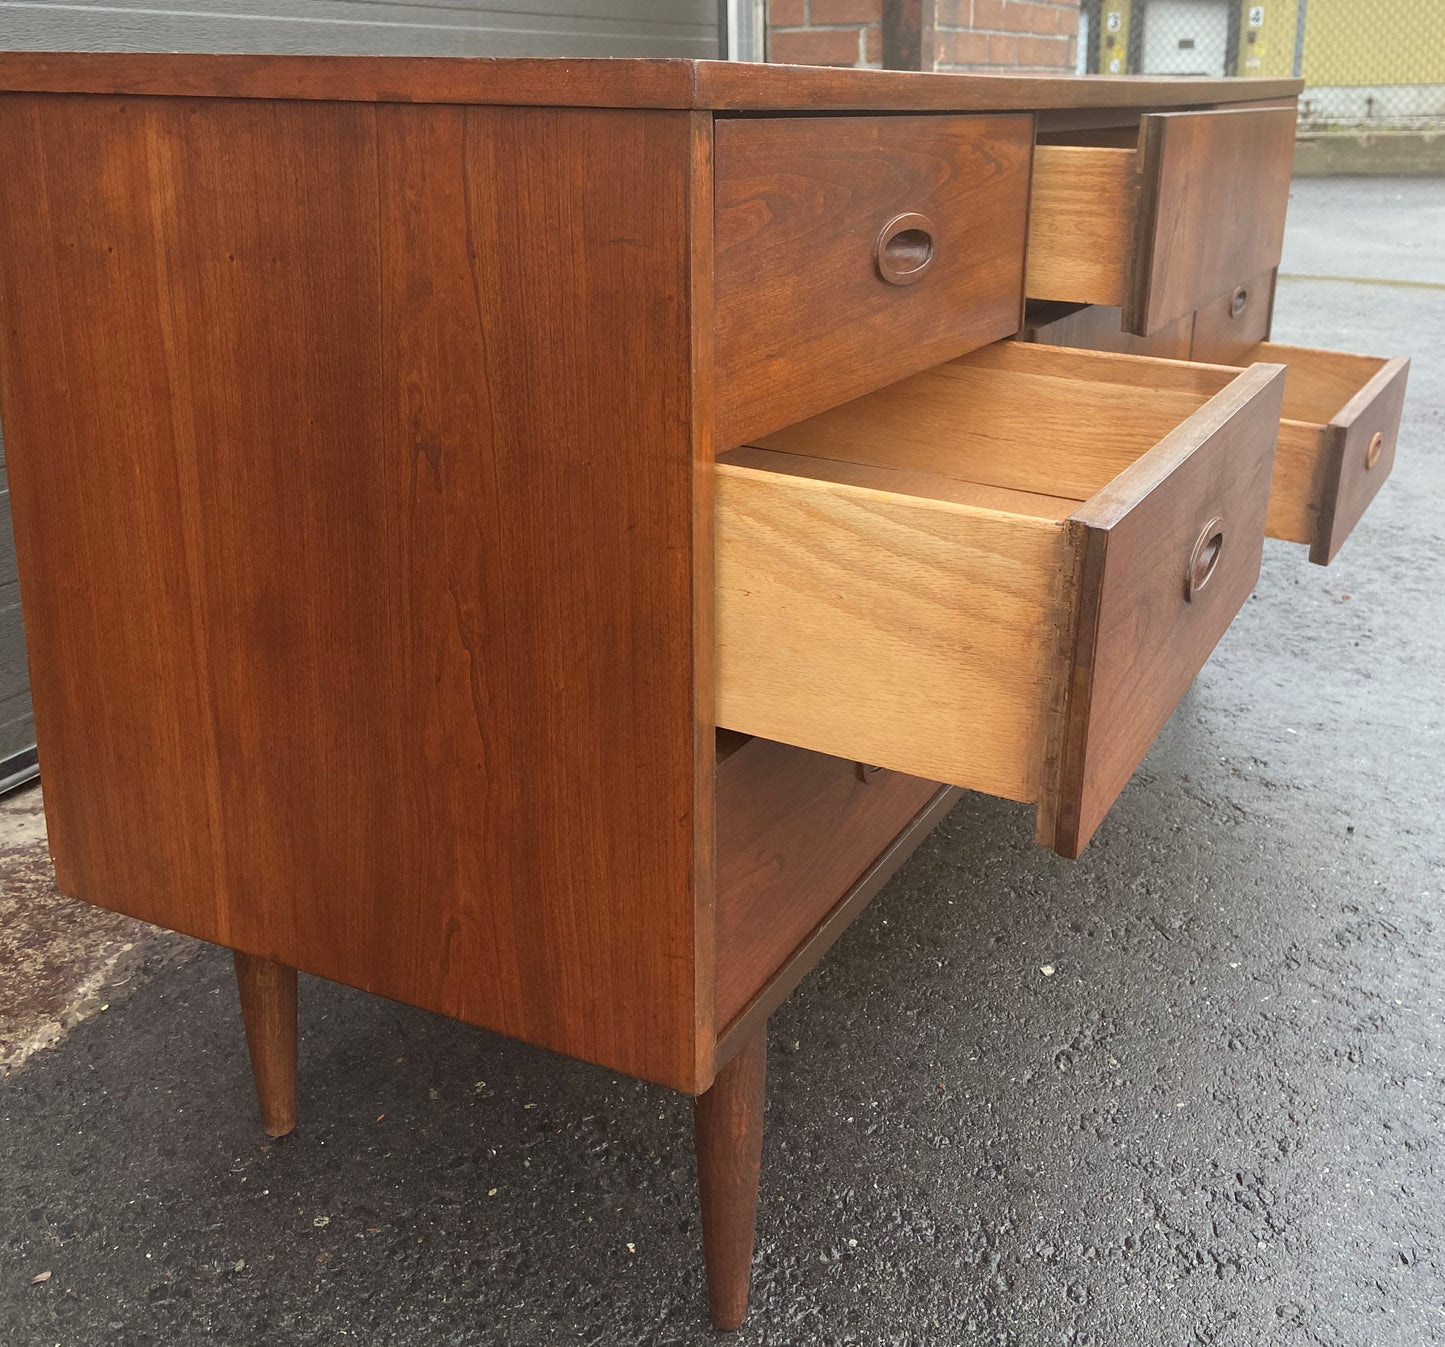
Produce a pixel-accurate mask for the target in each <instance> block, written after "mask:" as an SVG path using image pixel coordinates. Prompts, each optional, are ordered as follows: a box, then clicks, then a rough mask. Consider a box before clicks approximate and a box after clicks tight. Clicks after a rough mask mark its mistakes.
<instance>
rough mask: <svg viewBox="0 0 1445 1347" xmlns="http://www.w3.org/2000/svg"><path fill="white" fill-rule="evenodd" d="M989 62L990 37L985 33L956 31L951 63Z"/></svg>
mask: <svg viewBox="0 0 1445 1347" xmlns="http://www.w3.org/2000/svg"><path fill="white" fill-rule="evenodd" d="M987 62H988V37H987V35H986V34H984V33H968V32H963V33H954V34H953V52H952V56H951V59H950V64H951V65H985V64H987Z"/></svg>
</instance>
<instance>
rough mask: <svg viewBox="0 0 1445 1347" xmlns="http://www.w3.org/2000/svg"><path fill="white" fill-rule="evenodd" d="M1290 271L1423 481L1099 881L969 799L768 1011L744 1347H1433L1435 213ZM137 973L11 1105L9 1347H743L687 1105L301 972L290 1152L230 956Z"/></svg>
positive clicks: (1201, 747)
mask: <svg viewBox="0 0 1445 1347" xmlns="http://www.w3.org/2000/svg"><path fill="white" fill-rule="evenodd" d="M1283 272H1284V275H1283V276H1282V278H1281V280H1280V283H1279V290H1278V297H1277V301H1276V311H1275V312H1276V316H1275V336H1276V338H1277V339H1278V340H1280V341H1285V342H1292V343H1296V344H1303V345H1316V346H1334V347H1338V348H1340V349H1344V350H1355V351H1362V352H1368V353H1372V354H1381V355H1396V354H1407V355H1410V356H1412V357H1413V359H1414V365H1413V368H1412V371H1411V375H1410V388H1409V394H1408V397H1407V400H1406V407H1405V420H1404V426H1403V429H1402V431H1401V435H1400V443H1399V452H1398V457H1397V461H1396V466H1395V469H1394V475H1393V477H1392V479H1391V481H1390V482H1389V483H1388V484H1387V485H1386V487H1385V489H1384V490H1383V492H1382V494H1381V495H1380V497H1379V498H1378V500H1377V501H1376V503H1375V505H1374V507H1373V508H1372V509H1371V511H1370V512H1369V513H1368V514H1367V515H1366V516H1365V519H1364V521H1363V522H1362V523H1361V525H1360V526H1359V527H1358V528H1357V530H1356V531H1355V534H1354V536H1353V537H1352V538H1351V540H1350V541H1349V542H1348V543H1347V544H1346V546H1345V548H1344V550H1343V551H1342V552H1341V554H1340V556H1339V557H1338V559H1337V560H1336V562H1335V564H1334V565H1333V566H1331V567H1330V568H1328V569H1321V568H1319V567H1314V566H1311V565H1309V564H1308V563H1307V561H1306V559H1305V555H1304V549H1302V548H1295V547H1290V546H1286V545H1284V544H1278V543H1270V544H1268V545H1267V548H1266V552H1265V558H1264V570H1263V574H1262V576H1261V579H1260V583H1259V587H1258V590H1257V592H1256V594H1255V595H1254V597H1253V598H1252V599H1251V600H1250V602H1249V603H1248V604H1246V606H1245V609H1244V611H1243V612H1242V613H1241V615H1240V617H1239V618H1238V620H1237V621H1236V622H1235V623H1234V625H1233V627H1232V628H1231V629H1230V631H1229V633H1228V634H1227V635H1226V637H1225V638H1224V640H1223V642H1222V643H1221V645H1220V646H1219V649H1218V650H1217V652H1216V654H1215V656H1214V658H1213V659H1212V660H1211V661H1210V663H1209V664H1208V665H1207V666H1206V668H1205V669H1204V671H1203V673H1202V674H1201V675H1200V677H1199V679H1198V680H1197V682H1196V684H1195V686H1194V688H1193V690H1192V691H1191V692H1190V694H1189V695H1188V696H1187V697H1186V698H1185V700H1184V702H1183V703H1182V705H1181V706H1180V708H1179V710H1178V711H1177V713H1176V714H1175V716H1174V717H1173V719H1172V720H1171V721H1170V723H1169V725H1168V726H1167V728H1166V729H1165V731H1164V733H1163V734H1162V735H1161V737H1160V739H1159V741H1158V743H1157V745H1156V746H1155V748H1154V750H1153V752H1152V753H1151V754H1150V755H1149V757H1148V759H1147V760H1146V761H1145V763H1144V765H1143V766H1142V768H1141V769H1140V771H1139V772H1138V773H1137V774H1136V776H1135V778H1134V780H1133V782H1132V783H1131V784H1130V786H1129V787H1128V788H1127V789H1126V790H1125V792H1124V794H1123V796H1122V797H1121V799H1120V800H1119V803H1118V804H1117V805H1116V806H1115V808H1114V810H1113V812H1112V813H1111V815H1110V816H1109V818H1108V820H1107V821H1106V822H1105V823H1104V825H1103V827H1102V828H1101V829H1100V830H1099V832H1098V834H1097V835H1096V837H1095V839H1094V841H1093V843H1092V844H1091V845H1090V847H1089V848H1088V850H1087V851H1086V852H1085V854H1084V856H1083V858H1082V859H1081V860H1080V861H1078V862H1076V863H1069V862H1066V861H1063V860H1060V859H1059V858H1058V857H1056V856H1054V855H1053V854H1051V853H1049V852H1047V851H1044V850H1042V849H1041V848H1039V847H1037V846H1035V845H1034V844H1033V841H1032V827H1033V818H1032V810H1030V809H1028V808H1025V807H1022V806H1017V805H1012V804H1009V803H1006V802H1002V801H997V800H992V799H987V798H983V797H978V796H969V797H966V798H965V799H964V800H963V802H962V803H961V804H960V805H959V806H958V807H957V809H956V810H955V811H954V812H953V814H952V815H951V816H950V817H949V818H948V820H947V821H946V822H945V823H944V824H943V825H942V826H941V827H940V828H939V829H938V831H937V832H936V833H935V834H934V836H933V837H932V838H931V839H930V840H929V841H928V842H927V843H926V844H925V845H924V846H923V847H922V848H921V849H920V850H919V851H918V852H917V853H916V854H915V856H914V857H913V859H912V860H911V861H910V862H909V863H908V865H907V866H906V867H905V868H904V870H903V871H902V872H901V873H900V874H899V875H898V877H897V878H896V879H895V880H894V881H893V883H892V884H891V885H890V886H889V887H888V888H887V889H886V890H885V891H884V892H883V893H882V894H881V895H880V896H879V898H878V899H877V900H876V901H875V902H874V903H873V905H872V906H871V907H870V908H869V909H868V911H867V912H866V913H865V914H864V915H863V917H862V918H861V919H860V920H859V921H858V922H857V923H856V924H855V925H854V927H853V928H852V929H851V930H850V931H849V933H848V934H847V935H846V936H845V937H844V939H843V940H842V941H841V942H840V944H839V945H838V946H837V947H836V948H835V950H834V951H833V952H832V953H831V954H830V955H829V957H828V958H827V959H826V960H825V961H824V963H823V964H822V965H821V966H820V968H819V969H818V970H817V972H815V974H814V975H813V976H812V977H811V978H810V979H809V980H808V981H807V982H806V983H805V984H804V985H803V987H802V988H800V990H799V991H798V992H797V993H796V994H795V995H794V996H793V998H792V999H791V1000H790V1001H789V1002H788V1003H787V1004H786V1005H785V1006H784V1007H783V1009H782V1010H781V1011H779V1013H778V1014H777V1015H776V1016H775V1018H774V1020H773V1022H772V1025H771V1029H770V1035H769V1043H770V1051H771V1062H770V1102H769V1109H768V1115H767V1139H766V1148H765V1155H764V1179H763V1198H762V1206H761V1211H760V1216H759V1242H758V1254H757V1260H756V1266H755V1273H754V1290H753V1312H752V1317H751V1319H750V1321H749V1323H748V1324H747V1326H746V1327H745V1328H744V1329H743V1330H742V1331H741V1332H739V1333H738V1334H737V1335H736V1336H735V1337H734V1338H733V1341H734V1342H735V1343H737V1344H738V1345H739V1347H743V1345H744V1344H749V1345H750V1344H763V1343H767V1344H813V1343H818V1344H843V1343H857V1344H870V1345H871V1344H899V1345H900V1347H901V1345H903V1344H955V1343H957V1344H964V1343H968V1344H972V1343H997V1344H1021V1345H1022V1344H1027V1345H1028V1347H1033V1345H1034V1344H1054V1343H1062V1344H1074V1345H1075V1347H1083V1345H1084V1344H1093V1345H1103V1344H1107V1345H1108V1347H1114V1345H1115V1344H1126V1345H1128V1347H1134V1345H1136V1344H1139V1345H1144V1347H1153V1345H1154V1344H1158V1345H1159V1347H1166V1345H1167V1347H1176V1345H1177V1344H1235V1343H1238V1344H1251V1347H1257V1345H1259V1344H1276V1343H1278V1344H1301V1345H1303V1344H1320V1345H1322V1347H1346V1345H1348V1347H1364V1345H1365V1344H1400V1345H1401V1347H1407V1345H1408V1347H1416V1345H1418V1344H1424V1343H1433V1342H1441V1341H1445V1139H1442V1122H1445V920H1442V913H1445V735H1442V728H1445V453H1442V448H1445V446H1442V438H1445V181H1442V180H1412V181H1389V180H1379V179H1360V180H1333V181H1332V180H1311V181H1304V182H1298V183H1296V185H1295V190H1294V194H1293V198H1292V201H1291V205H1290V217H1289V230H1288V236H1287V240H1286V248H1285V261H1284V266H1283ZM1329 278H1345V279H1329ZM3 852H4V848H3V846H0V864H3V865H5V866H6V867H7V868H6V871H5V881H6V885H7V887H8V886H9V885H10V884H11V882H12V880H11V874H12V871H11V869H10V868H8V867H9V866H10V864H11V862H6V861H5V860H4V854H3ZM19 854H20V853H19V851H16V852H14V853H13V855H12V861H14V864H15V865H18V864H19V862H18V861H15V860H14V857H16V856H18V855H19ZM27 854H30V855H31V860H30V862H28V863H29V864H30V865H31V867H32V870H31V872H29V873H30V879H29V880H27V882H29V883H32V884H33V883H35V882H36V881H35V879H34V874H33V854H31V853H27ZM122 934H123V933H122ZM107 938H108V939H119V938H120V937H119V936H117V935H115V934H114V933H111V934H110V935H108V936H107ZM125 943H130V944H132V945H133V949H132V950H131V957H130V958H129V960H128V961H126V962H124V964H123V965H122V964H115V963H114V962H112V964H111V965H107V967H108V968H109V970H110V971H108V972H107V973H106V974H105V977H104V978H102V980H101V981H100V982H99V983H96V984H95V985H93V986H91V987H90V988H89V990H88V991H87V993H86V995H87V996H88V997H89V998H90V1000H89V1001H87V1003H86V1005H87V1007H88V1009H87V1010H86V1011H85V1013H84V1014H78V1013H77V1014H72V1015H69V1016H67V1014H66V1013H62V1012H61V1011H55V1013H54V1015H53V1016H52V1018H54V1020H55V1024H56V1025H57V1026H58V1029H56V1030H55V1031H54V1032H51V1031H47V1032H48V1033H49V1037H48V1038H47V1040H46V1041H48V1042H52V1043H53V1046H50V1047H44V1048H41V1049H40V1050H38V1051H35V1052H34V1053H33V1055H30V1056H29V1058H28V1060H26V1061H25V1062H24V1064H23V1065H21V1066H18V1067H17V1069H15V1070H13V1071H12V1072H11V1073H10V1074H9V1075H8V1077H6V1078H5V1079H3V1080H0V1343H3V1344H5V1345H6V1347H30V1344H45V1345H48V1344H52V1343H54V1344H64V1345H65V1347H70V1345H71V1344H86V1345H89V1344H107V1347H109V1345H111V1344H113V1345H114V1347H141V1345H142V1344H162V1343H164V1344H168V1345H169V1344H185V1343H191V1342H202V1341H215V1342H222V1343H228V1344H237V1345H238V1347H240V1345H242V1344H267V1345H268V1347H270V1345H271V1344H292V1343H295V1344H303V1343H304V1344H311V1343H328V1344H335V1343H347V1342H359V1343H365V1344H377V1345H379V1347H380V1345H383V1344H396V1347H433V1345H435V1347H442V1345H443V1344H446V1345H447V1347H451V1345H452V1344H457V1345H463V1344H466V1345H470V1344H478V1345H482V1344H488V1345H489V1344H508V1347H524V1345H530V1344H553V1343H583V1344H589V1347H598V1345H600V1344H664V1343H671V1344H682V1343H701V1342H707V1341H710V1340H713V1338H714V1335H713V1334H712V1333H711V1331H710V1330H709V1329H707V1327H706V1320H705V1313H706V1311H705V1300H704V1294H703V1283H702V1266H701V1258H700V1253H699V1234H698V1219H697V1214H696V1188H695V1176H694V1169H693V1161H692V1154H691V1106H690V1102H689V1101H688V1100H686V1099H684V1098H682V1097H680V1096H677V1095H674V1094H671V1093H669V1092H668V1091H665V1090H662V1089H658V1088H655V1087H653V1086H649V1085H643V1084H639V1083H637V1082H634V1081H632V1080H630V1079H627V1078H624V1077H616V1076H613V1075H612V1074H610V1073H608V1072H606V1071H602V1070H599V1069H597V1068H594V1067H590V1066H585V1065H582V1064H579V1063H576V1062H571V1061H568V1060H565V1059H562V1058H559V1057H556V1056H552V1055H549V1054H546V1053H544V1052H541V1051H539V1050H535V1049H532V1048H529V1047H526V1046H523V1045H520V1044H517V1043H513V1042H510V1041H508V1040H505V1039H502V1038H498V1037H495V1036H493V1035H490V1034H486V1033H483V1032H480V1031H477V1030H473V1029H468V1028H466V1027H464V1026H461V1025H458V1024H455V1023H453V1022H450V1021H447V1020H444V1019H440V1018H437V1017H435V1016H431V1015H427V1014H424V1013H422V1012H419V1011H414V1010H410V1009H407V1008H405V1007H402V1006H399V1005H396V1004H393V1003H391V1002H387V1001H383V1000H380V999H376V998H373V997H369V996H366V995H365V994H363V993H361V992H357V991H352V990H349V989H346V988H342V987H337V986H332V985H328V984H324V983H320V982H317V981H315V980H313V979H304V980H303V984H302V1040H301V1117H302V1122H301V1124H300V1126H299V1127H298V1129H297V1131H296V1132H295V1133H294V1134H293V1135H292V1136H291V1137H289V1138H286V1139H284V1140H282V1141H279V1142H268V1141H267V1140H266V1139H265V1138H264V1136H263V1135H262V1134H261V1131H260V1129H259V1126H258V1125H257V1121H256V1116H255V1109H254V1103H253V1099H252V1095H251V1091H250V1082H249V1076H248V1071H247V1064H246V1053H245V1047H244V1043H243V1039H242V1035H241V1030H240V1023H239V1018H238V1010H237V1005H236V996H235V990H234V986H233V983H232V979H231V971H230V962H229V958H228V957H227V956H226V955H225V954H224V953H222V952H219V951H216V950H211V949H200V948H197V949H196V950H194V951H193V957H189V958H185V957H180V956H178V954H177V951H176V948H175V946H174V944H173V943H171V942H165V941H162V942H156V943H147V942H144V941H141V942H138V943H137V942H131V941H126V942H125ZM40 962H43V960H40ZM101 1007H104V1009H101ZM46 1013H47V1014H49V1013H50V1012H49V1011H47V1012H46ZM42 1274H48V1275H47V1276H45V1277H44V1279H43V1280H37V1278H40V1277H41V1276H42Z"/></svg>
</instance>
